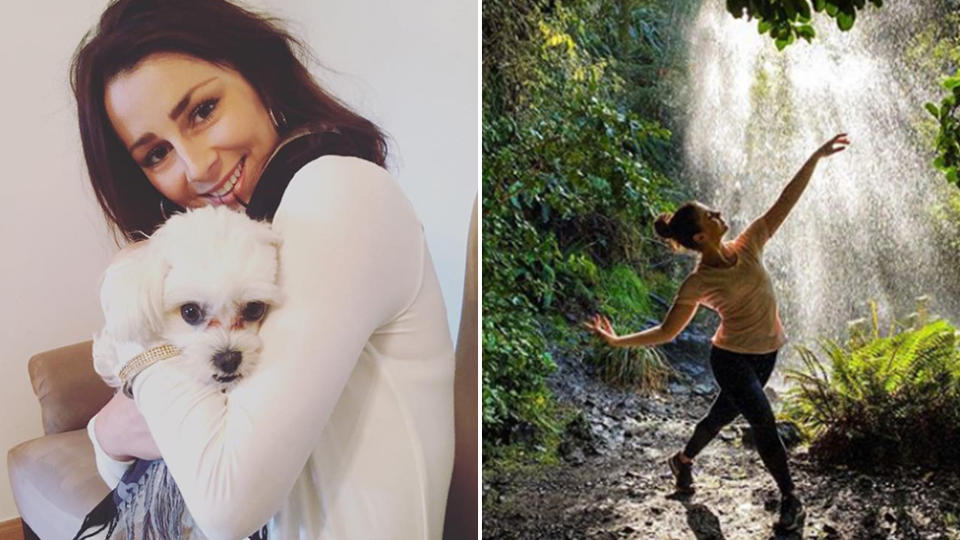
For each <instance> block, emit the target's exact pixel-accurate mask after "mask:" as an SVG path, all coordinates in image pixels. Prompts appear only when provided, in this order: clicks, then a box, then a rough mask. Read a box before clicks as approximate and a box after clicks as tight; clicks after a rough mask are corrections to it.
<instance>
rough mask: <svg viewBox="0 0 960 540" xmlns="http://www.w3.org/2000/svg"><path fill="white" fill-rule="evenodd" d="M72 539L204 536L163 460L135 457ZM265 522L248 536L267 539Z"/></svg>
mask: <svg viewBox="0 0 960 540" xmlns="http://www.w3.org/2000/svg"><path fill="white" fill-rule="evenodd" d="M73 538H74V540H93V539H96V540H106V539H112V540H204V539H206V536H204V535H203V533H202V532H201V531H200V529H199V528H197V527H196V525H195V524H194V522H193V518H192V517H191V516H190V512H188V511H187V508H186V506H185V505H184V502H183V497H181V495H180V490H179V489H177V486H176V484H175V483H174V481H173V477H172V476H170V472H169V471H168V470H167V466H166V464H165V463H164V462H163V460H161V459H158V460H155V461H145V460H137V461H136V462H134V464H133V465H132V466H131V467H130V468H129V469H127V472H126V473H124V475H123V478H121V479H120V483H119V484H117V487H116V488H114V489H113V491H111V492H110V493H108V494H107V496H106V497H104V499H103V500H102V501H100V504H98V505H97V506H96V507H94V509H93V510H91V511H90V513H89V514H87V516H86V518H84V520H83V525H81V526H80V532H78V533H77V534H76V536H74V537H73ZM266 539H267V526H266V525H264V526H263V527H262V528H261V529H260V530H259V531H257V532H256V533H254V534H253V535H252V536H250V537H249V540H266Z"/></svg>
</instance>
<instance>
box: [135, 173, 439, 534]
mask: <svg viewBox="0 0 960 540" xmlns="http://www.w3.org/2000/svg"><path fill="white" fill-rule="evenodd" d="M273 227H274V229H275V230H276V231H277V232H278V233H279V234H280V236H281V239H282V244H281V246H280V283H281V285H282V287H283V289H284V294H285V302H284V304H283V305H282V306H280V307H279V308H278V309H276V310H274V311H272V312H271V313H270V315H269V316H268V317H267V318H266V319H265V320H264V322H263V326H262V327H261V330H260V335H261V338H262V340H263V350H262V352H261V354H260V360H259V363H258V365H257V367H256V370H255V372H254V373H253V374H252V375H251V376H250V377H249V378H248V379H246V380H244V381H242V382H241V383H240V384H239V385H238V386H237V388H235V389H234V390H233V391H231V392H230V393H229V394H226V395H225V394H221V393H220V392H219V390H217V389H216V388H214V387H211V386H210V385H207V384H204V383H201V382H199V381H197V380H196V378H195V376H193V375H191V374H190V372H189V370H185V369H181V368H180V367H179V364H181V363H182V358H173V359H170V360H166V361H163V362H159V363H157V364H154V365H152V366H150V367H149V368H147V369H145V370H144V371H143V372H141V373H140V374H139V375H138V376H137V378H136V379H135V381H134V384H133V394H134V396H135V399H136V402H137V406H138V407H139V408H140V411H141V412H142V413H143V416H144V418H146V421H147V424H148V425H149V427H150V432H151V433H152V434H153V437H154V439H155V440H156V442H157V445H158V446H159V449H160V452H161V454H162V455H163V458H164V460H165V461H166V464H167V467H168V468H169V470H170V472H171V474H172V475H173V477H174V479H175V480H176V482H177V485H178V487H179V488H180V491H181V492H182V493H183V497H184V501H185V502H186V503H187V506H188V508H189V509H190V511H191V514H192V515H193V518H194V519H195V520H196V522H197V524H198V525H199V527H200V529H201V530H203V532H204V533H206V535H207V536H208V537H209V538H211V539H215V538H241V537H245V536H247V535H249V534H251V533H252V532H254V531H255V530H257V529H258V528H259V527H260V526H261V525H263V524H264V523H265V522H267V521H268V520H269V519H270V518H271V517H272V516H273V515H274V514H275V513H276V512H277V511H278V510H279V509H280V508H281V507H282V506H283V504H284V503H285V502H286V500H287V497H288V496H289V494H290V492H291V489H292V487H293V486H294V483H295V482H296V481H297V478H298V477H299V476H300V474H301V472H302V471H303V468H304V465H305V463H306V462H307V459H308V458H309V456H310V455H311V453H312V452H313V451H314V450H315V449H316V447H317V445H318V444H319V441H320V438H321V435H322V434H323V431H324V426H325V425H326V423H327V420H328V418H329V417H330V415H331V413H332V411H333V409H334V406H335V405H336V404H337V402H338V400H339V397H340V394H341V392H342V391H343V389H344V387H345V385H346V383H347V381H348V379H349V378H350V376H351V373H352V372H353V370H354V367H355V366H356V363H357V360H358V358H359V357H360V355H361V352H362V351H363V350H364V348H365V347H366V346H367V342H368V340H369V338H370V336H371V334H373V332H374V331H375V330H376V329H377V328H378V327H380V326H382V325H383V324H385V323H386V322H388V321H391V320H393V319H394V318H396V317H397V316H399V315H400V314H403V313H405V310H406V308H407V307H408V306H409V305H410V304H411V302H412V301H413V300H414V299H415V298H416V295H417V293H418V291H419V285H420V282H421V278H422V273H423V268H424V264H423V261H424V257H425V252H424V244H423V234H422V228H421V225H420V222H419V220H418V219H417V217H416V215H415V213H414V211H413V208H412V206H411V205H410V203H409V202H408V201H407V200H406V198H405V196H404V195H403V193H402V191H401V190H400V187H399V185H398V184H397V182H396V181H395V180H394V179H393V178H392V177H391V176H390V174H389V173H388V172H387V171H385V170H383V169H381V168H380V167H377V166H376V165H373V164H372V163H369V162H366V161H363V160H359V159H356V158H346V157H340V156H326V157H323V158H320V159H318V160H316V161H314V162H311V163H310V164H308V165H307V166H305V167H304V168H303V169H301V170H300V172H298V173H297V175H296V176H295V177H294V179H293V180H292V181H291V182H290V184H289V186H288V187H287V190H286V192H285V194H284V196H283V200H282V202H281V204H280V207H279V209H278V210H277V213H276V216H275V218H274V221H273ZM318 511H320V509H318Z"/></svg>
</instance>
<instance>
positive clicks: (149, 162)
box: [143, 145, 169, 167]
mask: <svg viewBox="0 0 960 540" xmlns="http://www.w3.org/2000/svg"><path fill="white" fill-rule="evenodd" d="M168 152H169V150H168V149H167V147H166V146H165V145H164V146H157V147H155V148H153V149H152V150H150V151H149V152H147V155H146V156H145V157H144V158H143V165H144V167H153V166H154V165H156V164H158V163H160V162H161V161H163V158H165V157H167V153H168Z"/></svg>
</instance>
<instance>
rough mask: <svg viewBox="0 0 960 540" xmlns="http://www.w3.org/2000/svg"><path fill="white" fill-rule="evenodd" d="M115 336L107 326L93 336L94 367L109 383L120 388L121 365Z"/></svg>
mask: <svg viewBox="0 0 960 540" xmlns="http://www.w3.org/2000/svg"><path fill="white" fill-rule="evenodd" d="M117 364H118V360H117V349H116V347H114V340H113V336H111V335H110V332H108V331H107V329H106V328H104V329H103V330H101V331H100V333H99V334H97V335H95V336H93V369H94V371H96V372H97V374H98V375H100V377H101V378H102V379H103V380H104V382H106V383H107V384H108V385H110V386H112V387H114V388H120V385H121V384H122V381H121V380H120V377H119V374H120V367H119V366H118V365H117Z"/></svg>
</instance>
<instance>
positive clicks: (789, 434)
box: [777, 422, 803, 448]
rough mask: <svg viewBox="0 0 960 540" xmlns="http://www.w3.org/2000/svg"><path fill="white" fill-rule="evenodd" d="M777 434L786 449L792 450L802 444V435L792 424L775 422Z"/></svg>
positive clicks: (798, 428)
mask: <svg viewBox="0 0 960 540" xmlns="http://www.w3.org/2000/svg"><path fill="white" fill-rule="evenodd" d="M777 434H778V435H780V440H781V441H783V445H784V446H786V447H787V448H793V447H794V446H797V445H798V444H800V443H802V442H803V433H802V432H801V431H800V427H799V426H797V425H796V424H795V423H793V422H777Z"/></svg>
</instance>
